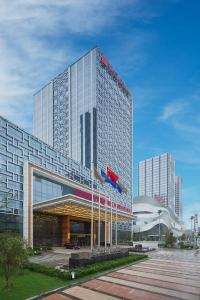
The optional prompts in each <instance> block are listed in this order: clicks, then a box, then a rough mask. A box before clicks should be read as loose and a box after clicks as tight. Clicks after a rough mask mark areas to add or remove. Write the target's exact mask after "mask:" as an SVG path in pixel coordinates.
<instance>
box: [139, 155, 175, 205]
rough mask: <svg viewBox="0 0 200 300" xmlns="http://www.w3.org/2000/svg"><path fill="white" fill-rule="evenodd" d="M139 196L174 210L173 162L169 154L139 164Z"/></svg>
mask: <svg viewBox="0 0 200 300" xmlns="http://www.w3.org/2000/svg"><path fill="white" fill-rule="evenodd" d="M138 173H139V174H138V178H139V179H138V192H139V196H150V197H153V198H156V199H157V200H159V201H160V202H162V203H163V204H164V206H165V207H170V208H171V209H172V210H173V211H174V210H175V162H174V159H173V158H172V156H171V155H170V154H169V153H164V154H162V155H160V156H155V157H152V158H149V159H146V160H143V161H140V162H139V170H138Z"/></svg>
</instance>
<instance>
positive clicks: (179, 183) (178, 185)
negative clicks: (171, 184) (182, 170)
mask: <svg viewBox="0 0 200 300" xmlns="http://www.w3.org/2000/svg"><path fill="white" fill-rule="evenodd" d="M182 189H183V179H182V177H181V176H176V177H175V213H176V214H177V216H179V218H180V220H182Z"/></svg>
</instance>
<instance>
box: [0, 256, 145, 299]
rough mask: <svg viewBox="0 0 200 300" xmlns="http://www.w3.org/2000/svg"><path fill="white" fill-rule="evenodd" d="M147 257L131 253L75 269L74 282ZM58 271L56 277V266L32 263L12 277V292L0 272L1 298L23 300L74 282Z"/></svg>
mask: <svg viewBox="0 0 200 300" xmlns="http://www.w3.org/2000/svg"><path fill="white" fill-rule="evenodd" d="M146 258H147V256H146V255H143V254H141V255H140V254H130V255H129V256H128V257H123V258H119V259H113V260H107V261H103V262H100V263H95V264H92V265H88V266H85V267H81V268H79V269H76V270H75V274H76V279H75V280H73V284H74V283H79V282H80V281H82V280H89V279H91V278H94V277H95V276H97V275H98V276H99V275H102V274H104V273H105V271H112V270H114V269H115V268H118V267H123V266H126V265H129V264H134V263H136V262H137V261H139V260H143V259H146ZM44 273H46V274H48V275H45V274H44ZM58 273H60V272H58V270H57V271H56V274H57V277H56V274H55V269H54V268H52V267H47V266H42V265H38V264H35V263H30V264H29V270H26V271H25V274H24V275H17V274H16V275H15V276H13V277H12V283H13V287H12V289H11V291H10V292H7V291H5V289H4V279H3V277H2V276H1V273H0V300H23V299H26V298H30V297H33V296H37V295H39V294H41V293H44V292H48V291H51V290H54V289H56V288H60V287H64V286H67V285H69V284H71V283H72V281H71V280H70V279H66V280H63V279H60V278H59V276H58V275H59V274H58ZM67 274H68V273H66V274H64V273H62V277H63V275H64V276H66V277H67Z"/></svg>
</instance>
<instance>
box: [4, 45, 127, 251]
mask: <svg viewBox="0 0 200 300" xmlns="http://www.w3.org/2000/svg"><path fill="white" fill-rule="evenodd" d="M92 162H94V164H95V165H96V167H97V169H98V170H100V169H103V170H105V169H106V166H109V167H110V168H112V169H113V171H114V172H116V173H117V174H118V175H119V177H120V181H121V183H123V184H124V185H125V186H126V188H127V190H128V192H127V194H125V193H123V194H119V193H118V192H117V191H115V190H114V189H113V188H112V187H110V186H109V185H104V187H101V189H100V192H99V188H98V182H96V181H94V188H93V190H94V197H93V200H94V225H93V228H94V236H93V242H94V244H96V240H97V238H98V230H97V226H98V221H99V220H100V222H101V231H100V233H101V242H103V241H104V240H105V235H106V237H107V238H106V240H107V242H111V237H112V235H111V226H110V224H111V220H112V221H113V223H114V222H116V223H115V224H116V225H117V228H118V230H119V237H120V236H121V239H122V240H123V239H126V237H127V230H130V227H129V225H126V224H130V222H129V221H130V220H132V219H133V216H132V99H131V95H130V92H129V91H128V89H127V88H126V86H125V84H124V83H123V81H122V80H121V79H120V78H119V76H118V75H117V73H116V72H115V71H114V69H113V68H112V66H111V64H110V63H109V62H108V60H107V59H106V58H105V56H103V54H101V53H100V51H99V50H98V49H96V48H95V49H93V50H91V51H90V52H89V53H87V54H86V55H84V56H83V57H82V58H80V59H79V60H78V61H77V62H76V63H74V64H72V65H70V66H69V67H68V68H67V69H66V70H65V71H64V72H63V73H62V74H60V75H59V76H57V77H56V78H55V79H53V80H52V81H50V82H49V83H48V84H47V85H46V86H45V87H43V88H42V89H41V90H40V91H39V92H38V93H36V95H35V100H34V135H31V134H29V133H27V132H25V131H24V130H23V129H21V128H19V127H18V126H16V125H14V124H12V123H11V122H9V121H7V120H6V119H4V118H2V117H0V232H2V231H7V230H10V231H12V232H19V233H21V234H23V236H24V238H25V239H27V241H28V243H29V245H31V246H32V245H41V244H44V245H47V244H50V245H51V246H61V245H63V244H64V243H65V242H73V241H78V242H79V244H80V245H89V244H90V240H91V232H90V228H91V203H92V178H91V171H90V169H91V163H92ZM99 208H100V210H99ZM99 212H100V213H99ZM99 216H100V218H99ZM120 231H121V235H120ZM105 233H106V234H105ZM113 237H114V235H113ZM119 240H120V238H119Z"/></svg>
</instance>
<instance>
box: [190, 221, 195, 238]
mask: <svg viewBox="0 0 200 300" xmlns="http://www.w3.org/2000/svg"><path fill="white" fill-rule="evenodd" d="M190 220H191V240H193V234H192V221H193V220H194V216H191V217H190Z"/></svg>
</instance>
